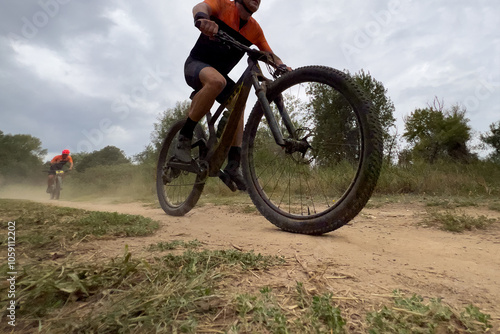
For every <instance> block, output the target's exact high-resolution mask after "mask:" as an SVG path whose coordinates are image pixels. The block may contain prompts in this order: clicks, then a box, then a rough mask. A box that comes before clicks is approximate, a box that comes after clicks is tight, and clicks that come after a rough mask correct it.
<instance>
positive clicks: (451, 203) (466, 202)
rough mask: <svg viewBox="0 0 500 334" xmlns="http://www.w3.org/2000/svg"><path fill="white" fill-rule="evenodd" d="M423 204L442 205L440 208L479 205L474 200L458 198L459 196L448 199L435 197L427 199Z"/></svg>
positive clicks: (430, 205)
mask: <svg viewBox="0 0 500 334" xmlns="http://www.w3.org/2000/svg"><path fill="white" fill-rule="evenodd" d="M425 205H426V206H428V207H442V208H447V209H454V208H463V207H477V206H479V205H478V204H477V201H476V200H472V199H460V198H454V199H451V200H450V199H441V198H436V199H431V200H429V201H427V203H426V204H425Z"/></svg>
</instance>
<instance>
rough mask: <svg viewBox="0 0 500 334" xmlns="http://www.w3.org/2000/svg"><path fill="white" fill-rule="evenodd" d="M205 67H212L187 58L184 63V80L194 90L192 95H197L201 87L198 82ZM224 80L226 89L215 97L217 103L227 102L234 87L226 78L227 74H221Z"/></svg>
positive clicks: (231, 81) (230, 80)
mask: <svg viewBox="0 0 500 334" xmlns="http://www.w3.org/2000/svg"><path fill="white" fill-rule="evenodd" d="M205 67H213V66H211V65H209V64H207V63H204V62H202V61H199V60H196V59H194V58H192V57H188V59H187V60H186V63H185V64H184V78H185V79H186V83H187V84H188V85H189V86H190V87H191V88H193V89H194V93H197V92H198V91H199V90H200V89H201V88H202V87H203V85H202V83H201V80H200V72H201V70H202V69H204V68H205ZM221 74H222V75H223V76H224V78H225V79H226V87H224V90H223V91H222V93H220V94H219V96H217V98H216V101H217V102H219V103H223V102H225V101H226V100H227V98H228V97H229V96H230V95H231V92H232V90H233V88H234V86H235V83H234V81H233V80H232V79H231V78H229V77H228V76H227V74H223V73H221ZM192 96H194V94H193V95H191V97H192Z"/></svg>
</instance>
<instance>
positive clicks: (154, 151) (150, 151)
mask: <svg viewBox="0 0 500 334" xmlns="http://www.w3.org/2000/svg"><path fill="white" fill-rule="evenodd" d="M190 106H191V101H189V100H186V101H184V102H177V103H176V104H175V107H173V108H169V109H167V110H165V111H164V112H163V113H162V114H160V115H159V116H158V118H157V120H158V121H157V122H156V123H154V124H153V128H154V130H153V132H152V133H151V144H148V145H147V146H146V147H145V148H144V150H143V151H142V152H140V153H138V154H136V155H135V156H134V160H135V161H137V162H138V163H140V164H145V163H149V164H150V163H154V162H156V158H157V156H158V152H159V151H160V149H161V145H162V144H163V140H164V139H165V137H166V136H167V132H168V130H169V129H170V127H171V126H172V125H173V124H174V123H175V122H176V121H178V120H181V119H184V118H186V116H187V114H188V111H189V107H190Z"/></svg>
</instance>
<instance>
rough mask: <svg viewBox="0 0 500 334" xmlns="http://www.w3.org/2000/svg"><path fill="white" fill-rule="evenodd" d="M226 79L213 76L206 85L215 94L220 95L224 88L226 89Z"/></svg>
mask: <svg viewBox="0 0 500 334" xmlns="http://www.w3.org/2000/svg"><path fill="white" fill-rule="evenodd" d="M226 84H227V82H226V79H225V78H224V77H223V76H222V75H220V76H214V77H213V78H211V80H210V81H209V82H208V85H209V86H210V88H211V89H212V90H213V91H214V92H216V93H217V94H220V93H221V92H222V91H223V90H224V87H226Z"/></svg>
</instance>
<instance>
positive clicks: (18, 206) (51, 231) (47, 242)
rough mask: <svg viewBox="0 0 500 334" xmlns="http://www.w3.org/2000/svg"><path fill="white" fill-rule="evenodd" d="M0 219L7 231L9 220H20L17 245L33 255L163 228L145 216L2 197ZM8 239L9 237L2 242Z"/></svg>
mask: <svg viewBox="0 0 500 334" xmlns="http://www.w3.org/2000/svg"><path fill="white" fill-rule="evenodd" d="M0 220H1V225H2V228H3V229H4V230H7V222H9V221H15V222H16V245H17V247H18V248H19V251H21V250H22V251H24V252H26V253H27V255H28V256H30V257H31V256H37V257H39V256H40V255H41V254H43V251H49V250H52V251H53V250H54V249H55V248H58V249H62V248H64V247H65V246H67V245H68V244H71V243H76V242H79V241H81V240H83V239H85V240H91V239H97V238H100V239H103V238H116V237H132V236H146V235H151V234H153V233H154V231H155V230H157V229H158V227H159V224H158V222H157V221H154V220H152V219H150V218H146V217H142V216H136V215H125V214H119V213H116V212H115V213H110V212H97V211H87V210H80V209H73V208H66V207H58V206H51V205H46V204H42V203H36V202H30V201H22V200H7V199H0ZM6 241H7V237H6V236H5V237H3V238H2V240H0V244H2V245H3V244H5V243H6ZM40 251H42V252H40ZM42 257H43V256H42Z"/></svg>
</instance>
